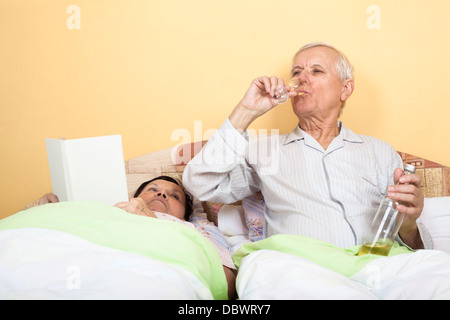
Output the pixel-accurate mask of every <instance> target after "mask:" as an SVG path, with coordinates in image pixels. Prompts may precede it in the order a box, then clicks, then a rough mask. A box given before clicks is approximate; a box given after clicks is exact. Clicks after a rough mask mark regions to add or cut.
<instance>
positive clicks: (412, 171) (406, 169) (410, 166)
mask: <svg viewBox="0 0 450 320" xmlns="http://www.w3.org/2000/svg"><path fill="white" fill-rule="evenodd" d="M405 171H408V172H411V173H415V172H416V167H414V166H413V165H412V164H406V165H405Z"/></svg>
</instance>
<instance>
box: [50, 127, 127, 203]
mask: <svg viewBox="0 0 450 320" xmlns="http://www.w3.org/2000/svg"><path fill="white" fill-rule="evenodd" d="M45 141H46V146H47V157H48V163H49V168H50V176H51V181H52V189H53V191H52V192H53V193H54V194H56V195H57V196H58V198H59V200H60V201H102V202H105V203H107V204H110V205H114V204H116V203H118V202H121V201H128V190H127V180H126V173H125V162H124V157H123V149H122V137H121V136H120V135H111V136H103V137H93V138H83V139H71V140H64V139H50V138H46V139H45Z"/></svg>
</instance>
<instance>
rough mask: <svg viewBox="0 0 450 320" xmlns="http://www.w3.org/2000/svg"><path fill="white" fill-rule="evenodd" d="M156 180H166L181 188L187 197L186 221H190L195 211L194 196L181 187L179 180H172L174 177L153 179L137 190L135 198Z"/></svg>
mask: <svg viewBox="0 0 450 320" xmlns="http://www.w3.org/2000/svg"><path fill="white" fill-rule="evenodd" d="M155 180H165V181H169V182H172V183H175V184H176V185H177V186H179V187H180V188H181V189H182V190H183V192H184V195H185V197H186V203H185V205H184V206H185V210H184V220H186V221H188V220H189V217H190V216H191V214H192V210H193V209H192V208H193V201H192V196H191V194H190V193H189V192H187V191H186V190H185V189H184V187H183V186H182V185H181V183H179V182H178V181H177V180H175V179H174V178H172V177H169V176H159V177H156V178H153V179H151V180H148V181H146V182H144V183H142V184H141V185H140V186H139V188H138V189H137V190H136V192H135V193H134V195H133V198H137V196H139V195H140V194H141V192H142V190H144V188H145V187H146V186H147V185H148V184H149V183H150V182H153V181H155Z"/></svg>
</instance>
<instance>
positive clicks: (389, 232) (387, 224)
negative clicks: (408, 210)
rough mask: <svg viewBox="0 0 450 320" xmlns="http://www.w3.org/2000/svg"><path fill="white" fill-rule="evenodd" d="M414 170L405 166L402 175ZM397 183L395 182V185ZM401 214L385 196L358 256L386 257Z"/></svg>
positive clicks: (402, 216)
mask: <svg viewBox="0 0 450 320" xmlns="http://www.w3.org/2000/svg"><path fill="white" fill-rule="evenodd" d="M415 172H416V168H415V167H414V166H412V165H410V164H407V165H405V170H404V171H403V175H407V174H413V173H415ZM398 184H399V182H397V185H398ZM404 216H405V215H404V214H403V213H399V212H398V210H397V203H396V202H395V201H393V200H392V199H390V198H388V197H387V196H386V197H384V199H383V200H382V201H381V203H380V206H379V207H378V211H377V213H376V215H375V218H374V219H373V221H372V225H371V227H370V230H369V233H368V235H367V237H366V239H365V242H364V244H363V245H362V247H361V249H360V250H359V252H358V256H362V255H365V254H377V255H380V256H387V255H388V254H389V252H390V251H391V248H392V245H393V244H394V241H395V237H396V236H397V233H398V231H399V229H400V226H401V225H402V222H403V218H404Z"/></svg>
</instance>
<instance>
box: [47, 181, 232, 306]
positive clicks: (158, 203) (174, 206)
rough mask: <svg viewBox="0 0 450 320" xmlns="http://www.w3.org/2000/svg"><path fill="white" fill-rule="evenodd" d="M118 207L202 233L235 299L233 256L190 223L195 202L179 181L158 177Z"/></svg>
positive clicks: (52, 198) (53, 197)
mask: <svg viewBox="0 0 450 320" xmlns="http://www.w3.org/2000/svg"><path fill="white" fill-rule="evenodd" d="M58 201H59V200H58V197H57V196H56V195H54V194H52V193H49V194H46V195H44V196H43V197H42V198H41V199H40V200H39V204H45V203H54V202H58ZM115 207H118V208H120V209H122V210H125V211H127V212H129V213H132V214H137V215H141V216H147V217H150V218H157V219H164V220H171V221H175V222H178V223H183V224H186V225H189V226H191V227H193V228H195V229H197V230H198V231H199V232H201V233H202V234H203V235H204V236H205V237H206V238H207V239H208V240H210V241H211V243H212V244H213V245H214V246H215V247H216V249H217V251H218V252H219V255H220V258H221V260H222V263H223V269H224V272H225V276H226V278H227V283H228V296H229V298H230V299H232V298H234V296H235V292H236V289H235V279H236V274H235V273H236V269H235V267H234V264H233V262H232V259H231V253H229V252H228V251H227V250H224V249H223V248H222V246H221V245H220V244H218V243H217V242H216V241H215V240H214V239H213V238H212V237H211V236H209V235H208V234H207V233H206V232H203V231H202V230H201V229H202V228H196V226H195V225H194V224H192V223H190V222H188V221H189V217H190V215H191V214H192V212H193V199H192V196H191V195H190V194H189V193H188V192H186V191H185V190H184V188H183V187H182V185H181V184H180V183H179V182H178V181H177V180H175V179H173V178H172V177H168V176H159V177H156V178H153V179H151V180H149V181H146V182H144V183H142V184H141V185H140V186H139V188H138V189H137V190H136V192H135V194H134V195H133V197H132V198H131V199H130V200H129V201H127V202H120V203H117V204H116V205H115Z"/></svg>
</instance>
